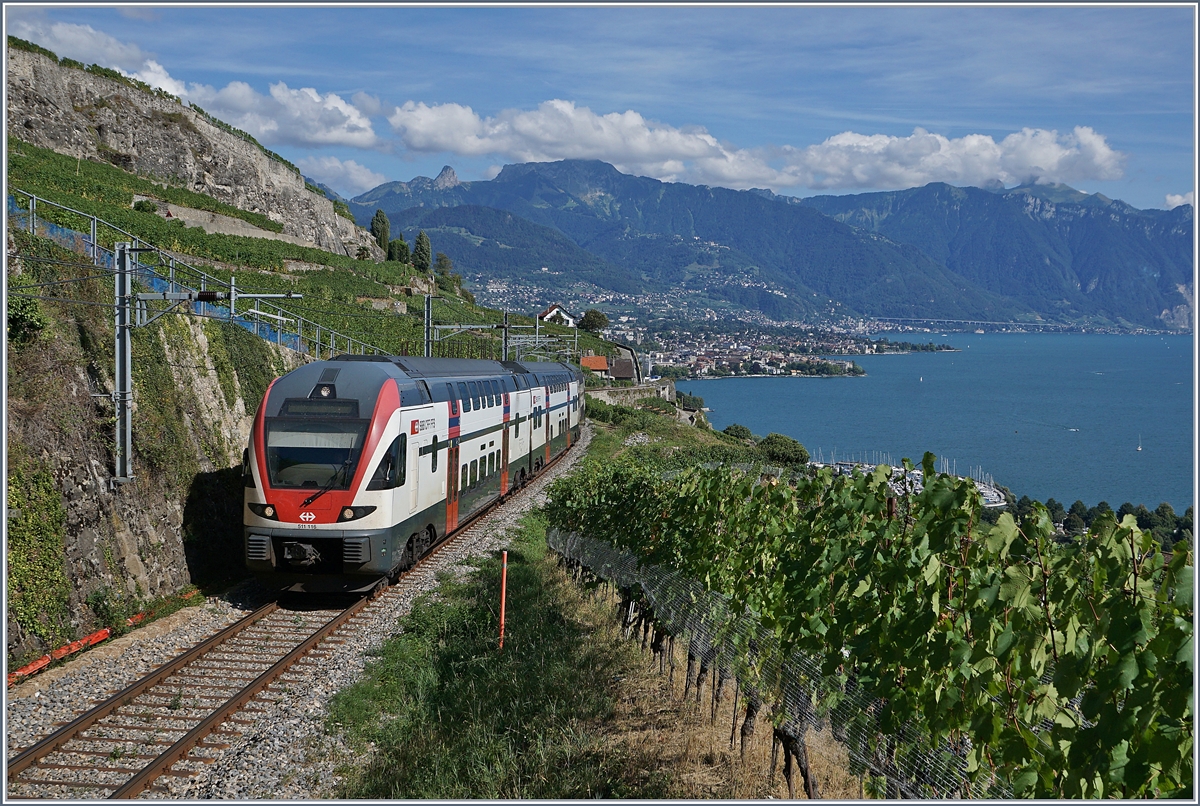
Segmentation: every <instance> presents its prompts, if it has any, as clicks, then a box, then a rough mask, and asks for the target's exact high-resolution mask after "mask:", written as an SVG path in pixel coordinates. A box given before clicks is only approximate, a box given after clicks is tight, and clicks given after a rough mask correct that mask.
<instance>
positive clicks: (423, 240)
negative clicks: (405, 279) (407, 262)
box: [412, 230, 433, 272]
mask: <svg viewBox="0 0 1200 806" xmlns="http://www.w3.org/2000/svg"><path fill="white" fill-rule="evenodd" d="M412 262H413V266H415V267H416V268H417V271H423V272H428V271H429V269H430V268H431V267H432V266H433V247H432V246H430V244H429V236H428V235H426V234H425V230H421V231H420V232H418V233H417V242H416V244H415V245H414V246H413V252H412Z"/></svg>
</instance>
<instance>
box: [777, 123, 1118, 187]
mask: <svg viewBox="0 0 1200 806" xmlns="http://www.w3.org/2000/svg"><path fill="white" fill-rule="evenodd" d="M1124 158H1125V157H1124V155H1123V154H1121V153H1120V152H1118V151H1115V150H1113V149H1112V148H1111V147H1110V146H1109V145H1108V143H1107V142H1106V141H1105V139H1104V136H1103V135H1101V134H1097V133H1096V132H1095V131H1093V130H1092V129H1091V128H1089V127H1087V126H1077V127H1076V128H1075V130H1074V131H1073V132H1071V133H1070V134H1066V135H1060V134H1059V133H1058V132H1057V131H1052V130H1046V129H1029V128H1026V129H1022V130H1021V131H1019V132H1015V133H1013V134H1010V135H1008V136H1007V137H1005V138H1004V139H1003V140H1001V141H1000V142H999V143H997V142H996V141H995V140H993V139H992V137H991V136H990V135H984V134H969V135H965V136H963V137H959V138H957V139H950V138H948V137H945V136H944V135H940V134H933V133H931V132H927V131H925V130H924V129H920V128H918V129H916V130H914V131H913V133H912V134H911V135H909V136H908V137H895V136H891V135H883V134H875V135H862V134H856V133H855V132H843V133H842V134H838V135H835V136H833V137H830V138H829V139H828V140H825V141H824V142H823V143H820V144H818V145H814V146H808V147H807V148H805V149H802V150H796V151H793V152H792V153H790V154H789V156H788V157H787V158H786V161H787V167H786V168H785V169H784V173H786V174H789V175H791V176H792V177H794V179H795V180H796V183H797V184H800V185H803V186H805V187H810V188H899V187H916V186H919V185H924V184H928V183H929V182H947V183H951V184H959V185H979V186H982V185H988V184H995V183H997V182H998V183H1001V184H1004V185H1013V184H1021V183H1025V182H1040V183H1051V182H1079V181H1086V180H1095V179H1118V178H1120V177H1121V175H1122V163H1123V161H1124Z"/></svg>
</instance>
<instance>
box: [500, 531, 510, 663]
mask: <svg viewBox="0 0 1200 806" xmlns="http://www.w3.org/2000/svg"><path fill="white" fill-rule="evenodd" d="M507 588H508V552H507V551H502V552H500V649H504V595H505V593H506V592H507Z"/></svg>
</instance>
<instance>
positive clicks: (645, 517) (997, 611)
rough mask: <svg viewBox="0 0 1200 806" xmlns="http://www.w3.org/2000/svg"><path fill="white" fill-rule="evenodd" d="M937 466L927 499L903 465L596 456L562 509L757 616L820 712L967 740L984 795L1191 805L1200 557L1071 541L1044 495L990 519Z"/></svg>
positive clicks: (1098, 531) (1130, 530) (968, 765)
mask: <svg viewBox="0 0 1200 806" xmlns="http://www.w3.org/2000/svg"><path fill="white" fill-rule="evenodd" d="M933 462H934V457H933V456H932V455H931V454H926V455H925V457H924V461H923V463H922V465H923V470H924V486H923V489H922V490H921V491H920V492H919V493H914V492H913V491H911V490H899V491H898V490H896V489H895V488H893V487H892V486H891V485H890V484H889V472H888V470H887V469H885V468H884V467H880V468H878V469H877V470H876V471H875V472H873V473H871V474H868V475H863V474H856V475H854V476H852V477H848V476H841V477H833V476H832V475H831V474H830V473H829V472H828V471H827V470H823V471H821V472H819V473H817V474H816V475H815V476H812V477H804V476H798V477H796V478H793V479H791V480H790V481H789V482H787V483H779V482H778V481H777V480H773V481H768V483H762V481H761V480H760V478H759V476H758V475H757V474H751V473H741V472H738V471H735V470H731V469H727V468H717V469H711V470H704V469H693V470H689V471H685V472H683V473H680V474H676V475H673V476H672V477H670V478H667V477H664V474H662V473H661V471H659V470H651V469H648V468H646V467H640V466H638V465H636V464H634V463H631V462H620V461H619V462H616V463H610V464H607V465H604V466H601V465H598V464H591V465H589V466H585V468H583V469H581V470H580V471H578V472H577V473H576V474H575V475H574V476H572V477H568V478H564V479H560V480H558V481H556V482H555V484H554V485H553V486H552V488H551V490H550V502H549V504H548V509H547V513H548V517H549V519H550V523H551V525H553V526H555V527H557V528H559V529H561V530H564V531H569V532H578V533H580V534H582V535H586V536H588V537H589V538H594V539H597V540H603V541H607V542H608V543H611V544H613V545H614V546H616V547H618V548H620V549H624V550H626V551H629V552H632V553H633V554H634V555H636V557H637V558H638V559H639V561H641V562H642V563H644V564H647V565H662V566H666V567H669V568H672V569H675V570H677V571H678V572H680V573H681V574H682V575H684V576H686V577H688V578H691V579H694V580H697V581H698V582H700V583H701V584H703V586H704V587H705V588H707V589H708V590H710V591H714V592H716V593H719V594H721V595H722V596H724V597H728V600H729V601H730V602H731V603H732V606H733V608H734V609H735V610H739V611H741V612H744V613H748V614H752V615H754V616H755V617H757V619H759V620H760V621H761V623H762V624H763V625H764V626H765V627H767V628H768V629H769V630H770V631H771V632H772V633H773V634H774V635H775V636H776V637H777V638H778V640H779V643H780V647H781V651H782V652H784V653H785V654H791V653H792V652H797V653H800V654H802V655H803V656H806V657H808V658H811V659H813V660H814V663H815V664H816V666H815V667H814V668H819V674H820V675H822V676H824V678H825V679H826V680H827V681H833V683H834V685H831V686H826V687H823V688H822V689H820V690H823V691H824V692H826V693H824V694H823V695H821V699H820V701H819V702H815V703H814V707H815V708H816V709H817V710H818V711H823V712H828V711H829V710H831V709H832V708H834V707H835V706H836V705H837V703H838V702H839V701H840V700H842V699H844V698H845V697H846V696H847V691H848V690H849V689H856V690H859V691H864V692H866V693H868V694H870V695H872V696H873V697H876V698H878V702H879V703H880V705H879V708H880V711H879V713H878V714H877V718H878V724H879V726H880V728H881V729H882V731H883V732H884V733H885V734H891V735H892V736H893V737H895V736H896V735H899V734H900V729H901V728H902V727H911V726H914V725H915V726H917V727H918V728H919V731H918V733H919V734H921V735H922V736H923V738H922V739H920V740H916V739H912V738H911V737H912V734H913V732H912V731H911V730H905V732H904V734H903V735H904V736H905V740H904V741H905V742H908V743H910V744H912V743H916V744H920V745H922V746H923V749H924V750H927V751H929V752H933V753H936V750H937V749H938V748H943V749H944V748H947V747H949V748H955V749H957V750H958V751H959V753H960V754H962V755H964V756H965V765H964V767H965V773H966V780H965V781H964V785H963V787H962V790H961V793H962V794H963V795H965V796H968V797H969V796H971V795H972V793H973V792H975V793H983V792H988V791H992V792H994V791H996V785H997V784H999V786H1000V787H1001V788H1002V790H1003V789H1009V790H1011V791H1012V792H1013V793H1014V794H1016V795H1019V796H1032V797H1059V798H1065V797H1178V798H1191V797H1192V796H1193V789H1192V769H1193V767H1192V746H1193V729H1192V712H1193V699H1192V693H1191V692H1192V686H1191V684H1192V679H1193V660H1192V656H1193V649H1192V585H1193V582H1192V576H1193V558H1192V556H1191V553H1190V550H1187V549H1185V550H1181V551H1176V552H1175V553H1174V554H1172V555H1170V556H1169V557H1168V556H1167V555H1164V554H1163V553H1162V552H1161V551H1160V550H1159V547H1158V545H1157V544H1156V542H1155V541H1154V539H1153V537H1152V536H1151V535H1150V534H1149V533H1145V532H1142V531H1141V530H1139V529H1138V528H1137V525H1136V523H1135V521H1134V520H1133V518H1131V517H1127V518H1125V519H1124V520H1123V521H1122V522H1121V523H1117V522H1116V520H1115V519H1114V518H1113V517H1111V516H1105V517H1103V518H1100V519H1098V520H1097V521H1096V522H1094V523H1093V524H1092V526H1091V528H1090V530H1089V531H1088V533H1087V534H1085V535H1082V536H1080V537H1078V538H1076V539H1074V540H1072V541H1071V542H1066V543H1063V542H1060V541H1059V540H1057V539H1056V537H1055V532H1054V527H1053V524H1052V523H1051V520H1050V518H1049V515H1048V514H1047V512H1046V511H1045V508H1044V507H1042V506H1041V505H1036V506H1035V508H1034V512H1033V514H1032V515H1031V516H1030V517H1028V518H1026V519H1024V520H1023V521H1022V523H1021V524H1020V525H1019V526H1018V524H1017V523H1016V522H1015V521H1014V520H1013V519H1012V517H1011V516H1010V515H1007V514H1005V515H1002V516H1001V517H1000V520H999V523H998V524H997V525H995V526H993V527H988V526H986V525H983V524H981V522H980V512H981V509H982V507H981V501H980V499H979V495H978V492H977V490H976V488H975V486H974V484H973V483H972V482H971V481H970V480H959V479H954V478H953V477H950V476H945V475H938V474H936V473H935V472H934V469H933ZM910 468H911V466H910V465H909V463H907V462H906V469H910ZM902 744H903V743H900V742H896V741H892V743H891V744H890V745H889V746H890V747H891V748H892V750H891V752H892V754H893V756H895V755H897V754H903V753H905V752H909V751H912V750H914V748H908V749H906V748H905V747H903V746H902ZM909 791H913V790H912V789H910V790H909ZM916 791H920V789H919V782H917V786H916Z"/></svg>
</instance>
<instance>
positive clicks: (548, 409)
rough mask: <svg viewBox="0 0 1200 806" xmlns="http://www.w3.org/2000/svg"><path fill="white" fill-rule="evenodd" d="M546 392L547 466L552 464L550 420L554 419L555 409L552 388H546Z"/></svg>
mask: <svg viewBox="0 0 1200 806" xmlns="http://www.w3.org/2000/svg"><path fill="white" fill-rule="evenodd" d="M545 392H546V416H545V418H544V419H545V420H546V433H545V439H546V464H550V420H552V419H553V416H552V415H553V412H554V407H553V406H551V405H550V387H549V386H547V387H545Z"/></svg>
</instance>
